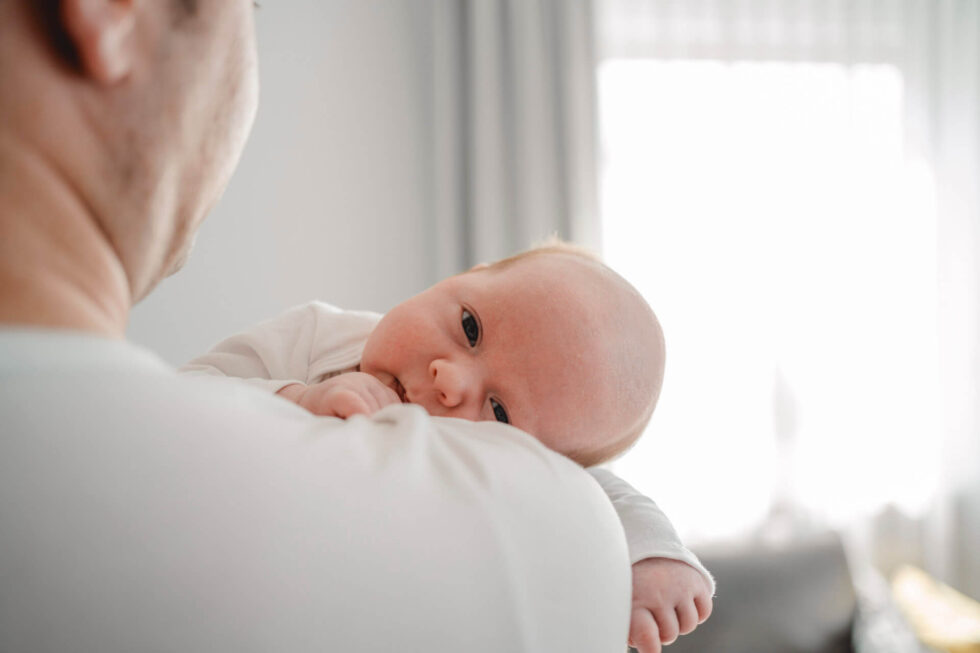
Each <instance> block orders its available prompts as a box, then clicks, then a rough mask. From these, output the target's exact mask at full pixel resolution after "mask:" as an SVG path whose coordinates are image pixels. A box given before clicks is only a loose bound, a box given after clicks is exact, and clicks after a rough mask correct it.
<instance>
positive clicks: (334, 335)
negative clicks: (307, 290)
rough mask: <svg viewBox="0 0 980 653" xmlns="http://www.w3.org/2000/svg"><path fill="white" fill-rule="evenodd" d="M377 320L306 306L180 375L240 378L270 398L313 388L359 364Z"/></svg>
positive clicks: (241, 336)
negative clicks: (293, 388)
mask: <svg viewBox="0 0 980 653" xmlns="http://www.w3.org/2000/svg"><path fill="white" fill-rule="evenodd" d="M378 319H380V316H379V315H377V314H375V313H367V312H360V311H342V310H340V309H338V308H336V307H333V306H330V305H329V304H324V303H323V302H309V303H307V304H302V305H299V306H294V307H293V308H291V309H289V310H287V311H286V312H285V313H283V314H281V315H279V316H277V317H274V318H272V319H270V320H266V321H264V322H260V323H259V324H257V325H255V326H253V327H251V328H249V329H246V330H245V331H242V332H240V333H236V334H235V335H233V336H231V337H229V338H226V339H224V340H222V341H221V342H219V343H218V344H217V345H215V346H214V347H213V348H212V349H211V351H209V352H207V353H206V354H204V355H202V356H198V357H197V358H195V359H193V360H191V361H190V362H188V363H187V364H186V365H184V366H183V367H181V368H180V369H179V371H180V372H181V373H185V374H203V375H210V376H227V377H234V378H238V379H244V380H246V381H247V382H248V383H249V384H251V385H255V386H258V387H260V388H263V389H265V390H268V391H269V392H273V393H274V392H278V391H279V390H280V389H282V388H283V387H284V386H287V385H289V384H290V383H297V382H298V383H305V384H311V383H316V382H317V381H319V380H322V377H323V376H324V375H325V374H327V373H329V372H334V371H339V370H341V369H346V368H348V367H351V366H353V365H356V364H357V363H358V362H359V361H360V357H361V352H362V351H363V349H364V342H365V340H366V339H367V336H368V334H369V333H370V332H371V330H372V329H373V328H374V326H375V324H377V321H378Z"/></svg>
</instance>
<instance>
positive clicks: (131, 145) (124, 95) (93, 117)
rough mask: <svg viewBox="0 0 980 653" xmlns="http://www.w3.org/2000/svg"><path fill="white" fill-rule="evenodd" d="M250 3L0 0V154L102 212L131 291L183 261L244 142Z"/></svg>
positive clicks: (56, 191) (80, 205)
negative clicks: (0, 90)
mask: <svg viewBox="0 0 980 653" xmlns="http://www.w3.org/2000/svg"><path fill="white" fill-rule="evenodd" d="M252 12H253V8H252V1H251V0H158V1H153V2H136V1H135V0H40V1H39V0H0V88H2V89H3V92H2V93H0V165H5V166H7V167H8V169H14V168H16V170H17V173H18V174H19V175H21V176H23V177H24V178H28V177H29V178H30V179H32V180H33V181H35V182H37V180H38V179H43V183H42V182H37V183H38V185H44V186H45V187H49V188H51V191H50V192H51V194H52V195H53V196H57V197H58V198H59V199H60V200H61V201H63V202H64V206H63V207H62V208H64V209H65V211H64V214H66V215H74V216H76V218H75V219H78V218H77V216H80V215H84V216H87V219H89V220H90V221H91V222H92V223H94V225H95V227H96V228H97V230H98V231H100V232H101V233H102V234H103V235H104V239H105V241H106V242H107V244H108V247H109V248H111V250H112V253H113V255H114V257H115V258H116V259H118V263H119V265H120V266H121V269H122V273H123V274H124V275H125V279H126V282H127V283H128V286H129V294H130V297H129V299H130V301H136V300H138V299H140V298H141V297H143V296H144V295H145V294H146V293H147V292H149V291H150V290H151V289H152V288H153V287H154V286H155V285H156V283H157V282H159V280H160V279H162V278H163V277H164V276H166V275H167V274H169V273H171V272H173V271H174V270H175V269H176V268H178V267H179V266H180V264H181V262H182V260H183V258H184V257H185V255H186V252H187V250H188V248H189V246H190V243H191V241H192V237H193V234H194V232H195V231H196V229H197V227H198V226H199V224H200V222H201V220H202V219H203V218H204V216H205V215H206V213H207V212H208V210H209V209H210V207H211V206H212V205H213V204H214V202H215V201H217V199H218V197H219V196H220V194H221V192H222V191H223V189H224V187H225V185H226V184H227V181H228V179H229V178H230V176H231V172H232V170H233V169H234V166H235V164H236V163H237V161H238V158H239V156H240V154H241V151H242V148H243V146H244V142H245V138H246V135H247V133H248V131H249V128H250V126H251V123H252V120H253V117H254V113H255V108H256V103H257V92H258V83H257V64H256V54H255V40H254V26H253V17H252ZM6 191H7V189H5V194H6V195H7V197H6V198H5V200H10V197H9V196H10V195H11V194H12V193H11V192H6ZM14 199H16V198H14ZM7 203H8V204H10V203H11V202H10V201H7Z"/></svg>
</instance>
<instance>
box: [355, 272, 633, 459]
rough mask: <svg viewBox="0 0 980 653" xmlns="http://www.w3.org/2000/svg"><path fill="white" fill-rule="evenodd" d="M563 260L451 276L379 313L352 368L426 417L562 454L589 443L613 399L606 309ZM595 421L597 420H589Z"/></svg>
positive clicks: (592, 286) (585, 283)
mask: <svg viewBox="0 0 980 653" xmlns="http://www.w3.org/2000/svg"><path fill="white" fill-rule="evenodd" d="M561 259H562V257H545V256H542V257H534V258H531V259H528V260H526V261H520V262H518V263H515V264H513V265H510V266H506V267H503V268H501V269H497V268H489V269H486V268H484V269H477V270H473V271H470V272H467V273H465V274H461V275H457V276H455V277H450V278H449V279H446V280H444V281H442V282H440V283H438V284H436V285H435V286H433V287H432V288H429V289H428V290H426V291H425V292H423V293H421V294H419V295H416V296H415V297H412V298H411V299H409V300H408V301H406V302H403V303H401V304H399V305H398V306H396V307H395V308H393V309H392V310H391V311H390V312H388V313H387V314H386V315H385V316H384V318H382V320H381V321H380V323H379V324H378V326H377V327H376V328H375V330H374V331H373V332H372V333H371V335H370V337H369V338H368V341H367V343H366V345H365V348H364V354H363V357H362V359H361V371H362V372H366V373H368V374H372V375H373V376H375V377H377V378H378V379H380V380H381V381H382V382H383V383H386V384H387V385H389V386H390V387H392V388H394V389H395V391H396V392H398V393H399V394H400V395H401V397H402V399H403V401H408V402H411V403H416V404H420V405H421V406H423V407H424V408H425V409H426V410H427V411H428V412H429V413H430V414H432V415H439V416H449V417H460V418H464V419H469V420H497V421H501V422H507V423H510V424H512V425H514V426H516V427H518V428H520V429H522V430H524V431H526V432H528V433H530V434H532V435H534V436H535V437H537V438H538V439H539V440H541V441H542V442H543V443H544V444H545V445H546V446H548V447H549V448H551V449H554V450H556V451H559V452H561V453H566V454H568V453H571V452H574V451H578V450H582V449H585V448H588V447H589V446H590V441H591V440H592V439H593V438H595V437H596V436H597V435H598V433H597V432H596V430H597V428H599V426H598V423H599V422H600V421H604V420H601V416H603V415H605V414H606V413H608V412H609V411H610V410H615V408H613V407H614V406H615V405H616V404H615V400H616V397H614V396H609V394H610V393H609V391H608V387H609V386H610V385H611V384H607V383H603V382H602V380H603V379H606V378H608V377H609V375H610V374H612V373H614V372H615V370H613V369H611V367H612V363H611V361H610V360H609V357H608V356H605V355H604V353H605V352H606V351H607V350H608V349H609V347H610V346H611V345H612V344H613V343H609V342H607V338H608V337H609V335H608V334H607V330H606V329H605V328H604V326H605V324H607V323H608V322H609V320H610V319H613V318H611V316H608V315H606V316H595V315H590V314H589V313H594V312H595V311H589V310H587V308H584V307H588V306H590V303H589V301H588V300H589V294H590V293H594V292H596V288H595V284H589V283H588V282H587V281H583V280H581V279H579V278H578V277H577V274H575V273H573V272H571V271H567V270H563V268H562V266H564V265H568V264H567V263H566V262H564V261H563V260H561ZM593 418H597V419H593Z"/></svg>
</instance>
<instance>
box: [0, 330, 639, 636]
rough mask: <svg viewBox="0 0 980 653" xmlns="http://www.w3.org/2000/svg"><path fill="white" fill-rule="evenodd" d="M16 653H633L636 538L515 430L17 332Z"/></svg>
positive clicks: (7, 481)
mask: <svg viewBox="0 0 980 653" xmlns="http://www.w3.org/2000/svg"><path fill="white" fill-rule="evenodd" d="M0 415H2V423H3V438H0V578H2V579H3V582H2V583H0V650H4V651H7V650H9V651H26V650H32V651H57V650H65V651H67V650H71V651H99V652H106V651H134V650H148V649H157V648H160V647H163V648H165V649H167V650H187V651H204V650H222V651H258V650H262V651H313V650H317V651H392V650H405V651H450V650H453V651H455V650H466V651H480V652H485V653H499V652H500V651H527V652H531V651H544V650H561V651H581V652H583V653H586V652H590V653H593V652H594V653H600V652H604V651H612V650H622V647H623V642H624V641H625V638H626V633H627V629H628V623H629V597H630V590H629V583H630V578H629V565H628V561H627V551H626V547H625V543H624V542H623V538H622V529H621V528H620V525H619V522H618V520H617V519H616V515H615V513H614V511H613V510H612V509H611V508H610V505H609V502H608V500H607V499H606V497H605V495H603V493H602V492H601V491H600V489H599V488H598V487H597V486H596V483H595V482H594V481H593V480H592V479H591V478H589V477H588V475H587V474H583V473H582V470H581V468H579V467H578V466H577V465H575V464H574V463H571V462H570V461H568V460H567V459H565V458H564V457H562V456H559V455H557V454H555V453H553V452H551V451H549V450H548V449H546V448H545V447H544V446H542V445H541V444H540V443H538V442H537V441H536V440H534V439H533V438H531V437H529V436H527V435H526V434H524V433H522V432H520V431H518V430H516V429H513V428H510V427H508V426H506V425H502V424H493V423H482V424H478V423H474V422H467V421H463V420H454V419H444V418H443V419H440V418H432V417H430V416H428V415H427V414H426V413H425V411H423V410H421V409H420V408H418V407H415V406H389V407H388V408H386V409H385V410H382V411H379V412H378V413H377V414H376V415H374V416H373V417H372V418H364V417H357V418H353V419H350V420H346V421H343V420H337V419H332V418H315V417H313V416H311V415H309V414H308V413H306V411H304V410H302V409H300V408H298V407H296V406H292V405H291V404H289V403H288V402H286V401H282V400H281V399H279V398H276V397H274V396H272V395H269V394H267V393H265V392H262V391H259V390H257V389H256V388H252V387H247V386H245V385H244V384H233V383H226V382H221V383H217V382H215V381H214V380H212V379H207V378H191V377H180V376H178V375H177V374H176V373H175V371H174V370H173V369H172V368H169V367H168V366H166V365H165V364H164V363H162V362H161V361H160V360H159V359H157V358H156V357H155V356H153V355H152V354H149V353H148V352H146V351H144V350H142V349H140V348H138V347H135V346H133V345H131V344H128V343H125V342H121V341H112V340H107V339H102V338H98V337H94V336H88V335H81V334H72V333H68V332H57V331H47V332H45V331H36V330H35V331H29V330H6V331H0Z"/></svg>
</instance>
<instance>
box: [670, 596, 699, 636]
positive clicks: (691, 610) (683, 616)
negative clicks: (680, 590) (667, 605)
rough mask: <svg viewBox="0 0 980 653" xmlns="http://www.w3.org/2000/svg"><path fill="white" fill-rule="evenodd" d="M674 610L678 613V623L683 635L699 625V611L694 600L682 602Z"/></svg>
mask: <svg viewBox="0 0 980 653" xmlns="http://www.w3.org/2000/svg"><path fill="white" fill-rule="evenodd" d="M674 612H676V613H677V625H678V627H679V629H680V634H681V635H686V634H688V633H689V632H691V631H692V630H694V629H695V628H697V627H698V611H697V609H696V608H695V607H694V602H693V601H689V602H685V603H681V604H680V605H678V606H677V607H676V608H674Z"/></svg>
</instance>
